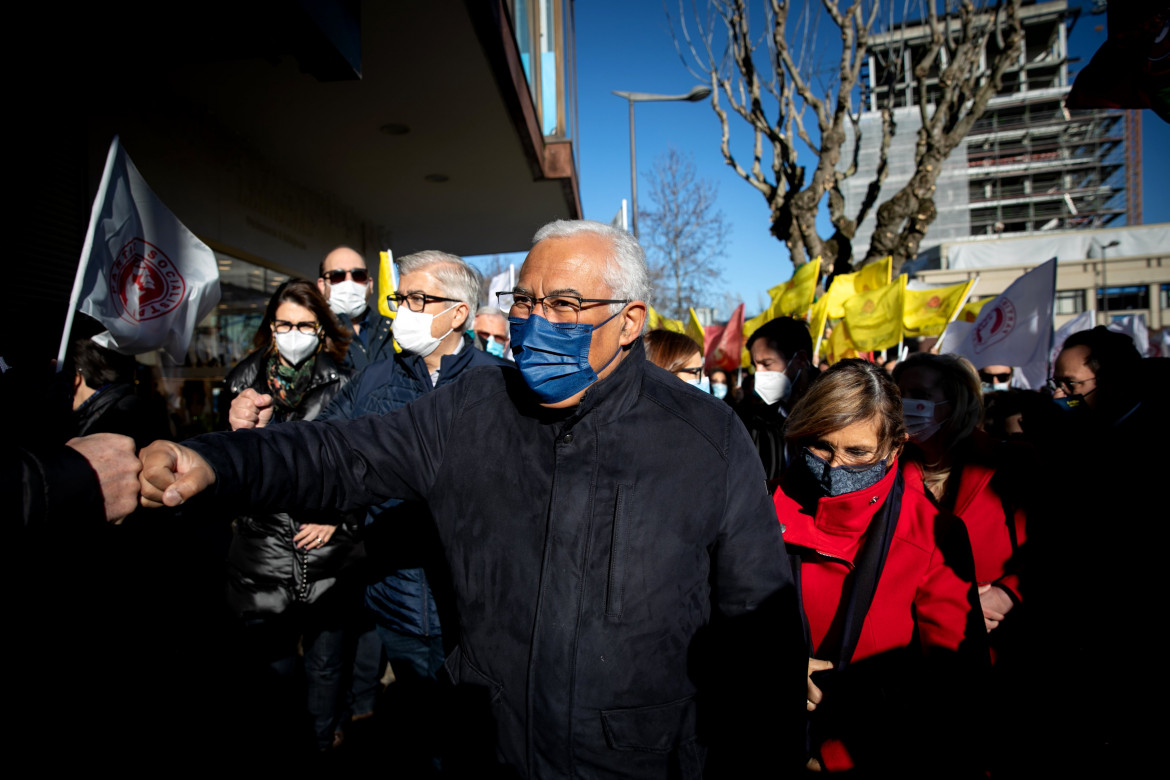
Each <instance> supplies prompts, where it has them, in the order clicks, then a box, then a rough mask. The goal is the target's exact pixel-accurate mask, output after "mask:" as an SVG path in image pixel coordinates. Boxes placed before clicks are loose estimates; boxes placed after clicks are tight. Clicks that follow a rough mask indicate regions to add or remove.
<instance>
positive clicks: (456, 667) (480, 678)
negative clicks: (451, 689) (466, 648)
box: [443, 645, 504, 704]
mask: <svg viewBox="0 0 1170 780" xmlns="http://www.w3.org/2000/svg"><path fill="white" fill-rule="evenodd" d="M443 668H444V669H446V670H447V675H448V676H449V677H450V678H451V682H452V683H454V684H455V685H457V686H459V685H472V686H477V687H480V688H485V689H487V693H488V701H489V703H491V704H495V703H497V702H498V701H499V700H500V696H501V695H502V694H503V692H504V687H503V686H502V685H500V684H499V683H498V682H496V681H495V680H493V679H492V678H491V677H488V676H487V675H486V674H484V673H483V671H481V670H480V668H479V667H478V666H476V665H475V664H473V663H472V662H471V660H470V659H469V658H468V657H467V656H466V655H465V654H464V652H463V646H462V645H456V646H455V649H454V650H453V651H451V655H449V656H447V660H446V661H444V662H443Z"/></svg>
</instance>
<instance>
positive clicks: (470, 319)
mask: <svg viewBox="0 0 1170 780" xmlns="http://www.w3.org/2000/svg"><path fill="white" fill-rule="evenodd" d="M394 264H395V265H396V266H398V273H399V274H400V275H401V274H412V273H414V272H415V271H426V272H427V273H429V274H430V275H431V276H433V277H435V281H436V282H438V283H439V286H440V287H442V288H443V289H442V290H440V292H442V294H443V296H444V297H447V298H455V299H456V300H458V301H460V302H461V303H465V304H467V321H466V322H464V323H463V328H462V330H471V326H472V325H473V324H474V323H475V313H476V310H477V309H478V308H479V288H480V285H481V284H482V283H483V277H482V276H480V274H479V271H477V270H475V269H474V268H472V267H471V266H470V265H468V264H467V261H466V260H464V259H463V258H462V257H458V256H456V255H450V254H447V253H446V252H440V251H439V250H437V249H424V250H423V251H421V252H415V253H414V254H410V255H403V256H402V257H399V258H398V259H396V260H395V261H394Z"/></svg>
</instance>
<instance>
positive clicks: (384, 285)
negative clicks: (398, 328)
mask: <svg viewBox="0 0 1170 780" xmlns="http://www.w3.org/2000/svg"><path fill="white" fill-rule="evenodd" d="M393 294H394V268H393V263H392V261H391V258H390V253H389V252H379V253H378V313H379V314H381V315H382V316H383V317H389V318H390V319H394V315H395V314H396V312H393V311H390V304H389V302H388V301H387V300H386V298H387V296H390V295H393ZM391 343H392V344H394V351H395V352H402V347H400V346H398V341H397V340H395V339H394V338H391Z"/></svg>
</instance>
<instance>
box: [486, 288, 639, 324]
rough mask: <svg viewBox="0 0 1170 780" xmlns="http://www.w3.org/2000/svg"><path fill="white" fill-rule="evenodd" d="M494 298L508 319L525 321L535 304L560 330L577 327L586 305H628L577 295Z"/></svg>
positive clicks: (509, 294) (506, 294)
mask: <svg viewBox="0 0 1170 780" xmlns="http://www.w3.org/2000/svg"><path fill="white" fill-rule="evenodd" d="M496 298H497V299H498V300H499V302H500V308H501V309H503V310H505V311H506V312H508V316H509V317H515V318H517V319H521V320H526V319H528V318H529V317H531V316H532V312H533V311H534V310H535V309H536V306H537V304H539V305H540V308H541V311H542V312H544V318H545V319H546V320H548V321H549V322H551V323H553V324H554V325H557V326H560V327H562V328H575V327H577V318H578V317H580V316H581V309H583V308H585V304H587V303H596V304H602V303H621V304H626V303H629V301H628V300H624V299H617V298H581V297H579V296H577V295H546V296H544V297H543V298H537V297H535V296H532V295H528V294H527V293H518V292H498V293H496Z"/></svg>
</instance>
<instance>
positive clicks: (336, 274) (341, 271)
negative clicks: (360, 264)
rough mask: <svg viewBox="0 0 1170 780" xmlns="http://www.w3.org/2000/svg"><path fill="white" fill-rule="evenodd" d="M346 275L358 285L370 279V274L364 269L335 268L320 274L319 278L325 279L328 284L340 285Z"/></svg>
mask: <svg viewBox="0 0 1170 780" xmlns="http://www.w3.org/2000/svg"><path fill="white" fill-rule="evenodd" d="M347 274H348V275H349V276H352V277H353V280H354V281H355V282H357V283H358V284H365V283H366V282H367V281H369V279H370V272H369V271H367V270H366V269H364V268H335V269H333V270H332V271H326V272H325V273H323V274H321V278H322V279H327V280H328V281H329V284H341V283H342V282H344V281H345V277H346V275H347Z"/></svg>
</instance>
